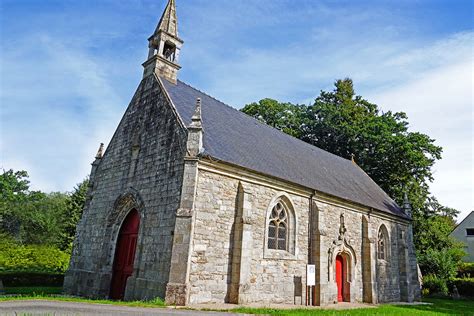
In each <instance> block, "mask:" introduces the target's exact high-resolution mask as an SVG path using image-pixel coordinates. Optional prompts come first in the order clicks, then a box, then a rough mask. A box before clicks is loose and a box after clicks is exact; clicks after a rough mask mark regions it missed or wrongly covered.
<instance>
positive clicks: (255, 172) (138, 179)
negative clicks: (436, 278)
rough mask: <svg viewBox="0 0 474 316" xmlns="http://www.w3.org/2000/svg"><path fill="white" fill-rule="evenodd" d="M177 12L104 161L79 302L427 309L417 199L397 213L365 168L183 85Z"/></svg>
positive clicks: (99, 160) (81, 252)
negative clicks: (414, 218) (311, 281)
mask: <svg viewBox="0 0 474 316" xmlns="http://www.w3.org/2000/svg"><path fill="white" fill-rule="evenodd" d="M175 6H176V5H175V1H174V0H169V2H168V4H167V6H166V9H165V11H164V13H163V16H162V18H161V20H160V22H159V24H158V27H157V28H156V30H155V32H154V34H153V35H152V36H151V37H150V38H149V55H148V60H147V61H146V62H145V63H144V64H143V66H144V76H143V79H142V82H141V83H140V85H139V86H138V89H137V91H136V92H135V95H134V97H133V99H132V101H131V102H130V105H129V106H128V108H127V110H126V112H125V115H124V116H123V118H122V120H121V122H120V124H119V126H118V128H117V130H116V131H115V133H114V135H113V137H112V140H111V141H110V143H109V145H108V147H107V150H106V151H105V153H102V151H103V149H102V146H101V148H100V149H99V152H98V154H97V157H96V159H95V161H94V162H93V163H92V170H91V175H90V180H91V181H90V187H89V193H88V198H87V202H86V205H85V208H84V214H83V217H82V219H81V221H80V222H79V224H78V227H77V234H76V239H75V243H74V247H73V254H72V257H71V264H70V268H69V270H68V272H67V274H66V278H65V283H64V288H65V291H66V293H68V294H72V295H80V296H86V297H95V298H107V297H112V294H111V293H112V292H113V293H118V298H119V299H125V300H135V299H153V298H155V297H161V298H163V299H165V300H166V302H167V303H169V304H177V305H187V304H194V303H224V302H228V303H236V304H244V303H287V304H305V301H306V298H308V303H309V304H313V305H326V304H333V303H337V302H341V301H346V302H367V303H379V302H396V301H405V302H411V301H414V300H416V299H418V298H419V296H420V288H419V283H418V274H417V263H416V256H415V251H414V246H413V236H412V223H411V210H410V204H409V202H408V201H407V200H406V201H405V203H404V205H403V206H402V207H399V206H398V205H396V204H395V202H394V201H393V200H392V199H390V198H389V197H388V196H387V195H386V194H385V193H384V192H383V191H382V190H381V189H380V188H379V187H378V186H377V185H376V184H375V183H374V182H373V181H372V180H371V179H370V178H369V177H368V176H367V175H366V174H365V173H364V172H363V171H362V170H361V169H360V168H359V167H358V166H357V165H356V164H355V163H354V162H353V161H350V160H346V159H343V158H340V157H337V156H335V155H332V154H330V153H327V152H325V151H323V150H321V149H319V148H316V147H313V146H310V145H308V144H306V143H303V142H301V141H299V140H297V139H295V138H292V137H291V136H288V135H285V134H283V133H281V132H280V131H277V130H275V129H273V128H271V127H269V126H266V125H264V124H262V123H260V122H258V121H256V120H254V119H253V118H251V117H248V116H246V115H245V114H243V113H241V112H239V111H237V110H234V109H233V108H230V107H229V106H227V105H225V104H223V103H221V102H219V101H218V100H216V99H214V98H212V97H210V96H208V95H206V94H204V93H203V92H201V91H199V90H196V89H194V88H192V87H190V86H188V85H186V84H184V83H183V82H181V81H179V80H178V78H177V75H178V70H179V69H180V66H179V64H178V57H179V51H180V49H181V45H182V44H183V41H182V40H181V39H180V38H179V37H178V32H177V30H178V27H177V17H176V7H175ZM132 211H133V212H134V214H135V213H138V214H139V219H138V220H135V222H133V223H135V224H136V225H135V226H133V225H132V224H130V220H129V216H128V215H129V214H131V212H132ZM130 227H135V228H134V229H135V230H131V228H130ZM122 254H125V255H122ZM308 264H314V265H315V268H316V269H315V270H316V280H315V283H316V285H315V286H314V287H312V288H311V289H309V288H307V287H306V282H307V280H306V277H307V276H306V268H307V265H308ZM116 286H120V289H118V290H117V288H114V287H116ZM112 290H113V291H112ZM115 298H117V297H115Z"/></svg>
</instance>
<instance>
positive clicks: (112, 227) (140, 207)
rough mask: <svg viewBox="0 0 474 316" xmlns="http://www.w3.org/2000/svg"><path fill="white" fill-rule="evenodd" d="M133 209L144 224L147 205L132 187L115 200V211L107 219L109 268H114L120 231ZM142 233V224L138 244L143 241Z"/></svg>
mask: <svg viewBox="0 0 474 316" xmlns="http://www.w3.org/2000/svg"><path fill="white" fill-rule="evenodd" d="M133 209H135V210H137V212H138V214H139V216H140V223H144V222H145V217H146V212H145V204H144V202H143V199H142V198H141V196H140V193H139V192H138V191H137V190H136V189H134V188H132V187H130V188H128V189H127V190H126V191H125V192H123V193H122V194H120V195H119V197H118V198H117V199H116V200H115V202H114V206H113V209H112V211H111V212H110V213H109V216H108V218H107V228H106V230H107V232H106V236H109V238H110V241H109V249H108V251H107V252H108V256H107V265H108V266H112V264H113V259H114V255H115V246H116V244H117V238H118V234H119V231H120V227H121V226H122V223H123V221H124V220H125V218H126V217H127V215H128V213H130V211H131V210H133ZM141 232H142V224H140V227H139V233H138V242H140V239H141V238H140V236H141ZM138 249H140V248H138ZM138 256H140V254H139V253H138V252H137V254H136V257H138Z"/></svg>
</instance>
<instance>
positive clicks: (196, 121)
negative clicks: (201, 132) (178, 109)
mask: <svg viewBox="0 0 474 316" xmlns="http://www.w3.org/2000/svg"><path fill="white" fill-rule="evenodd" d="M189 127H191V128H201V129H202V117H201V98H197V99H196V108H195V110H194V114H193V116H192V117H191V124H190V125H189Z"/></svg>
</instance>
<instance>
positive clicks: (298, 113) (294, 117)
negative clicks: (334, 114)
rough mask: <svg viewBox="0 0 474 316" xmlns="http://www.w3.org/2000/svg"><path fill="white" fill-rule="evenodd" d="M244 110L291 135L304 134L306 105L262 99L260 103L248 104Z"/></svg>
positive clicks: (299, 135)
mask: <svg viewBox="0 0 474 316" xmlns="http://www.w3.org/2000/svg"><path fill="white" fill-rule="evenodd" d="M242 111H243V112H245V113H246V114H248V115H251V116H254V117H255V118H257V119H258V120H260V121H262V122H264V123H266V124H268V125H270V126H273V127H275V128H277V129H279V130H281V131H283V132H285V133H287V134H289V135H291V136H294V137H298V138H300V137H302V136H303V126H302V124H303V117H304V113H305V111H306V107H305V106H302V105H294V104H291V103H280V102H278V101H276V100H273V99H262V100H260V101H258V103H250V104H247V105H246V106H245V107H244V108H243V109H242Z"/></svg>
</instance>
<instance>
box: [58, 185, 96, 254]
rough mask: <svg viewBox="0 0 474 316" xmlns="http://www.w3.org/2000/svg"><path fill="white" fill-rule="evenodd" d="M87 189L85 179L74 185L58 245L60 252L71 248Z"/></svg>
mask: <svg viewBox="0 0 474 316" xmlns="http://www.w3.org/2000/svg"><path fill="white" fill-rule="evenodd" d="M88 188H89V179H88V178H87V179H85V180H84V181H82V182H81V183H79V184H77V185H76V187H75V188H74V191H73V192H72V194H71V196H70V197H69V199H68V201H67V204H66V211H65V213H64V220H63V227H62V240H61V244H60V248H61V249H62V250H70V249H71V248H72V243H73V241H74V236H75V234H76V225H77V223H78V222H79V220H80V219H81V216H82V211H83V209H84V204H85V202H86V198H87V190H88Z"/></svg>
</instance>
